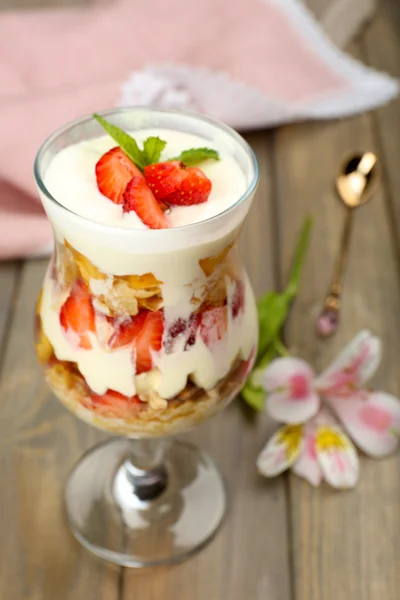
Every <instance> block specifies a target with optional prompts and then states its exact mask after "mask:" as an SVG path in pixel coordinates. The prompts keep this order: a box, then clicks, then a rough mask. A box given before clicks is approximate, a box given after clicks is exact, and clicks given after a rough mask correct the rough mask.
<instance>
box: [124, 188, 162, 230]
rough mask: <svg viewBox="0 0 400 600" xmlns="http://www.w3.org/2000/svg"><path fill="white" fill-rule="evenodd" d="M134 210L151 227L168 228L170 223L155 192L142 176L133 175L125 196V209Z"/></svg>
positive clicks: (126, 210)
mask: <svg viewBox="0 0 400 600" xmlns="http://www.w3.org/2000/svg"><path fill="white" fill-rule="evenodd" d="M131 210H134V211H135V213H136V214H137V216H138V217H139V218H140V219H141V220H142V221H143V223H144V224H145V225H147V226H148V227H150V229H168V227H169V223H168V220H167V217H166V216H165V215H164V213H163V211H162V208H161V206H160V204H159V203H158V202H157V200H156V199H155V197H154V195H153V192H152V191H151V189H150V188H149V186H148V185H147V183H146V180H145V179H144V178H143V177H142V176H140V177H136V176H135V177H133V178H132V179H131V180H130V181H129V183H128V185H127V186H126V189H125V192H124V197H123V211H124V212H130V211H131Z"/></svg>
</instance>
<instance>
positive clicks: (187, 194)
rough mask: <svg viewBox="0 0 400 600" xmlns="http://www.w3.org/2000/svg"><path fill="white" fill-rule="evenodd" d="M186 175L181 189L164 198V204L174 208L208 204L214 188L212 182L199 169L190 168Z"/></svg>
mask: <svg viewBox="0 0 400 600" xmlns="http://www.w3.org/2000/svg"><path fill="white" fill-rule="evenodd" d="M186 174H187V175H186V177H185V178H184V179H183V181H182V183H181V185H180V186H179V188H178V189H177V190H175V191H174V192H172V193H171V194H169V196H166V197H165V198H163V200H164V202H166V203H167V204H172V205H174V206H191V205H192V204H202V202H207V200H208V197H209V195H210V192H211V187H212V184H211V181H210V180H209V179H208V177H207V176H206V175H205V173H203V171H202V170H201V169H199V168H198V167H189V168H188V169H186Z"/></svg>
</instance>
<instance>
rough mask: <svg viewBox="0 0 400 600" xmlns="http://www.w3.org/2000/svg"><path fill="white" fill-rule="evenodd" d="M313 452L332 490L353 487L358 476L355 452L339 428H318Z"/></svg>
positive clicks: (357, 462) (331, 426)
mask: <svg viewBox="0 0 400 600" xmlns="http://www.w3.org/2000/svg"><path fill="white" fill-rule="evenodd" d="M315 450H316V453H317V459H318V463H319V466H320V467H321V470H322V475H323V478H324V479H325V481H327V482H328V483H329V484H330V485H331V486H332V487H334V488H351V487H354V486H355V484H356V483H357V481H358V475H359V461H358V455H357V451H356V449H355V448H354V446H353V444H352V443H351V441H350V440H349V438H348V437H347V435H345V434H344V433H343V432H342V431H341V430H340V429H339V427H335V426H333V425H330V426H320V427H318V428H317V431H316V434H315Z"/></svg>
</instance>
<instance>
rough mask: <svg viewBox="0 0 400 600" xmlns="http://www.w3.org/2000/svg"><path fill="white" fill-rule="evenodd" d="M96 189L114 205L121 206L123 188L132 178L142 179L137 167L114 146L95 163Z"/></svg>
mask: <svg viewBox="0 0 400 600" xmlns="http://www.w3.org/2000/svg"><path fill="white" fill-rule="evenodd" d="M95 171H96V179H97V187H98V188H99V190H100V192H101V193H102V194H103V195H104V196H106V197H107V198H109V199H110V200H112V201H113V202H114V203H115V204H122V202H123V196H124V192H125V188H126V186H127V184H128V183H129V181H130V180H131V179H132V177H141V178H143V175H142V173H141V172H140V170H139V169H138V167H137V166H136V165H135V164H134V163H133V162H132V161H131V160H130V159H129V158H128V157H127V156H126V154H125V153H124V152H123V151H122V150H121V148H119V147H118V146H116V147H115V148H112V149H111V150H109V151H108V152H106V153H105V154H103V156H102V157H101V158H100V159H99V160H98V161H97V163H96V167H95Z"/></svg>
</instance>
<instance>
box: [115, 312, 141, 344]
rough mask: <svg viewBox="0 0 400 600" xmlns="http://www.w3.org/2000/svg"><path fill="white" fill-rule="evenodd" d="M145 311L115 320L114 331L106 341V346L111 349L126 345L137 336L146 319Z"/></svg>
mask: <svg viewBox="0 0 400 600" xmlns="http://www.w3.org/2000/svg"><path fill="white" fill-rule="evenodd" d="M146 316H147V311H146V310H142V311H140V312H139V313H138V314H137V315H136V316H135V317H129V318H127V319H124V320H123V321H116V323H115V328H114V333H113V334H112V335H111V337H110V339H109V341H108V347H109V348H111V349H113V350H114V349H115V348H121V346H128V345H129V344H131V343H132V342H133V340H134V339H135V338H136V337H137V335H138V333H139V331H140V330H141V329H142V327H143V324H144V322H145V320H146Z"/></svg>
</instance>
